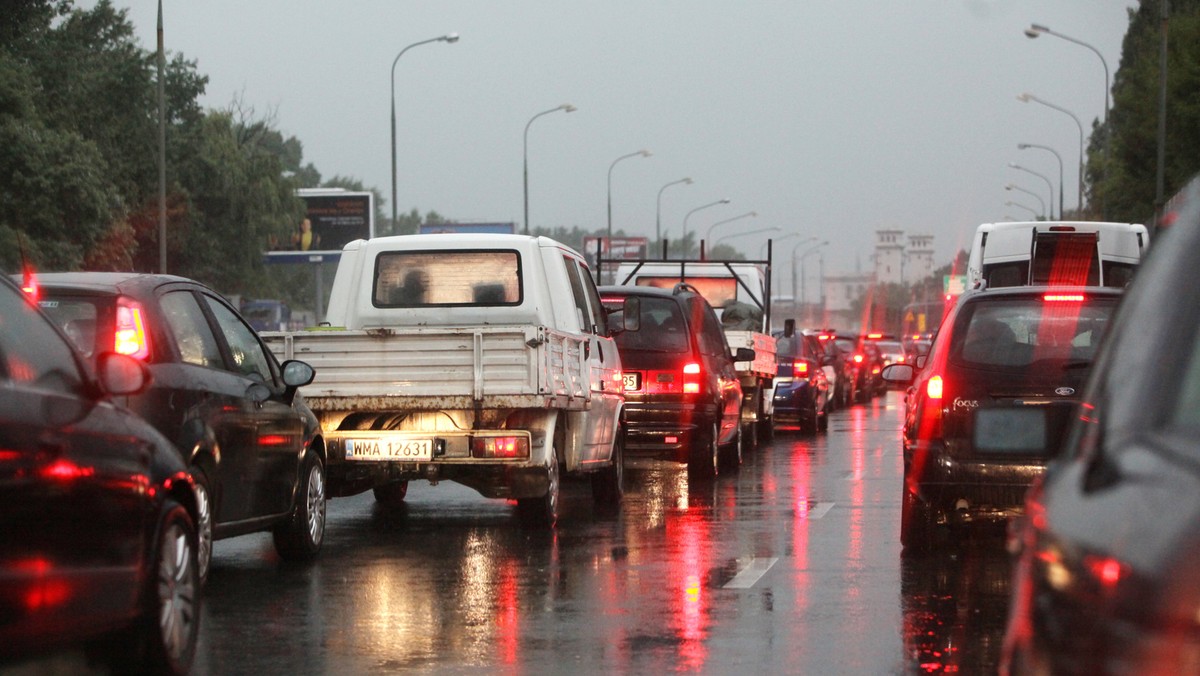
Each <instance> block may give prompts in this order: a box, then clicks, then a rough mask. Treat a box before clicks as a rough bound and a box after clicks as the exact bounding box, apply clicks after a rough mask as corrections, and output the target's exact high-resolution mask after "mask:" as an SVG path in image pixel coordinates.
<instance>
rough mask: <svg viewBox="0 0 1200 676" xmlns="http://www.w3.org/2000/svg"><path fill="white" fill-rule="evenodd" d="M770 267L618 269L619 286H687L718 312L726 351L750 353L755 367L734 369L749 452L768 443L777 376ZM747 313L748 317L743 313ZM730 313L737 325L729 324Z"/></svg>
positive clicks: (650, 263) (742, 364)
mask: <svg viewBox="0 0 1200 676" xmlns="http://www.w3.org/2000/svg"><path fill="white" fill-rule="evenodd" d="M770 276H771V263H770V259H769V258H768V259H767V260H765V261H728V260H712V259H707V260H679V259H672V260H640V261H621V262H620V264H619V265H618V266H617V272H616V283H617V284H619V285H626V284H630V285H636V286H655V287H660V288H666V289H670V288H672V287H674V285H675V284H678V283H679V282H687V283H688V284H690V285H692V286H693V287H695V288H696V290H697V291H699V293H700V295H702V296H704V299H705V300H707V301H708V304H709V305H711V306H712V307H713V309H714V310H715V311H716V312H717V316H718V317H719V318H720V319H721V323H722V324H723V325H724V333H725V341H726V342H727V343H729V348H730V350H734V351H736V350H737V349H738V348H741V347H746V348H750V349H752V350H754V360H753V361H739V362H736V363H735V367H736V369H737V373H738V379H739V381H740V382H741V386H742V395H743V396H742V418H741V419H742V439H743V443H749V445H750V446H751V447H753V446H754V445H755V444H757V442H758V441H760V440H765V439H767V438H769V437H770V435H771V433H772V431H773V427H772V424H771V397H770V396H769V393H770V391H771V386H772V383H773V380H774V378H775V374H776V373H777V372H778V365H777V364H776V360H775V339H774V338H772V337H771V336H770V334H768V333H767V332H766V330H767V327H768V326H769V325H770V321H771V317H770V305H769V302H768V300H769V298H770V288H769V287H768V286H767V285H768V284H769V280H770ZM745 310H749V312H745ZM734 312H739V313H741V318H740V320H741V321H730V320H731V319H732V318H733V314H734Z"/></svg>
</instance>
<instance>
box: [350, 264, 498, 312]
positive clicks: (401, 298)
mask: <svg viewBox="0 0 1200 676" xmlns="http://www.w3.org/2000/svg"><path fill="white" fill-rule="evenodd" d="M372 302H373V303H374V304H375V306H376V307H425V306H447V305H478V306H494V305H519V304H520V303H521V259H520V256H519V255H518V254H517V252H515V251H393V252H386V253H381V254H379V256H378V257H377V258H376V259H375V289H374V294H373V297H372Z"/></svg>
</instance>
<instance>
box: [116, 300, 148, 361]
mask: <svg viewBox="0 0 1200 676" xmlns="http://www.w3.org/2000/svg"><path fill="white" fill-rule="evenodd" d="M113 349H114V350H116V351H117V352H118V353H119V354H127V355H129V356H131V357H136V358H137V359H146V358H148V357H149V356H150V343H149V341H148V340H147V335H146V323H145V319H144V315H143V312H142V306H141V305H140V304H138V303H135V302H133V301H130V300H125V299H122V300H120V301H119V302H118V303H117V327H116V333H115V336H114V345H113Z"/></svg>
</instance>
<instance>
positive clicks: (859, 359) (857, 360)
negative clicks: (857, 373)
mask: <svg viewBox="0 0 1200 676" xmlns="http://www.w3.org/2000/svg"><path fill="white" fill-rule="evenodd" d="M862 360H863V356H862V355H861V354H856V355H854V363H855V364H861V363H862Z"/></svg>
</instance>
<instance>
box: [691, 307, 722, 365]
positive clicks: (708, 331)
mask: <svg viewBox="0 0 1200 676" xmlns="http://www.w3.org/2000/svg"><path fill="white" fill-rule="evenodd" d="M688 303H689V306H690V309H691V314H692V325H693V326H696V327H698V329H699V333H698V335H697V342H698V343H699V346H700V353H701V354H707V355H711V356H714V357H719V356H722V355H725V354H727V353H728V352H729V348H727V347H726V346H725V334H724V333H723V332H722V331H721V324H720V323H719V322H718V321H717V316H716V314H715V313H714V312H713V310H712V308H711V307H709V305H708V303H707V302H705V301H704V299H703V298H699V297H692V298H690V299H688Z"/></svg>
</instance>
